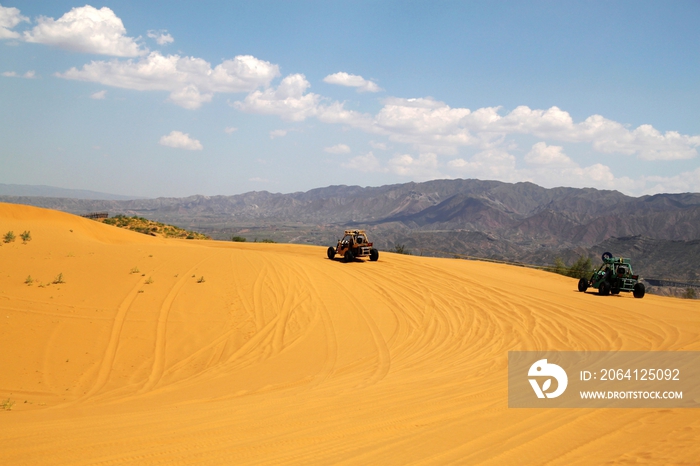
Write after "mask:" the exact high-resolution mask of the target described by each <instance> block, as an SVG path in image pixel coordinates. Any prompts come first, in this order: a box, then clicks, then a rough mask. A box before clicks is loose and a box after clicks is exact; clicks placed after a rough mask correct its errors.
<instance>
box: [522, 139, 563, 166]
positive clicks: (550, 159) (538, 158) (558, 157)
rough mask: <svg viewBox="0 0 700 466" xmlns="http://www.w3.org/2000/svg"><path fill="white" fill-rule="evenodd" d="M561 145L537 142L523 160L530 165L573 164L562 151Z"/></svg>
mask: <svg viewBox="0 0 700 466" xmlns="http://www.w3.org/2000/svg"><path fill="white" fill-rule="evenodd" d="M563 149H564V148H563V147H561V146H548V145H547V144H546V143H544V142H538V143H537V144H535V145H534V146H532V149H531V150H530V152H528V153H527V155H525V161H526V162H527V163H529V164H532V165H541V166H548V167H568V166H571V165H573V164H574V162H573V160H571V159H570V158H569V157H568V156H567V155H565V154H564V152H563Z"/></svg>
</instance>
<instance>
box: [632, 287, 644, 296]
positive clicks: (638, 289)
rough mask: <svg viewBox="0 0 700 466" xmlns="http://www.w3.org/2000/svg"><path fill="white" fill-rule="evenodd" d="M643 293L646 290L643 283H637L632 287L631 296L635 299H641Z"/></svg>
mask: <svg viewBox="0 0 700 466" xmlns="http://www.w3.org/2000/svg"><path fill="white" fill-rule="evenodd" d="M644 293H646V289H645V288H644V283H637V284H635V285H634V288H632V294H633V295H634V297H635V298H643V297H644Z"/></svg>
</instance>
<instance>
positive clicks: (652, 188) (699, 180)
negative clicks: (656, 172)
mask: <svg viewBox="0 0 700 466" xmlns="http://www.w3.org/2000/svg"><path fill="white" fill-rule="evenodd" d="M642 181H643V183H644V188H643V190H642V193H643V194H659V193H684V192H685V193H688V192H693V193H697V192H700V167H698V168H696V169H695V170H693V171H688V172H683V173H680V174H678V175H675V176H668V177H665V176H643V177H642Z"/></svg>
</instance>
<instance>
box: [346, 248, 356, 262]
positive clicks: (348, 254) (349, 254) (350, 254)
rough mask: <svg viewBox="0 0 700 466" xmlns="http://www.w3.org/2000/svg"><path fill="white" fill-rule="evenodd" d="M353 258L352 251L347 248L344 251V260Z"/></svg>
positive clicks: (352, 259)
mask: <svg viewBox="0 0 700 466" xmlns="http://www.w3.org/2000/svg"><path fill="white" fill-rule="evenodd" d="M354 260H355V256H354V255H353V253H352V251H350V250H347V251H345V262H352V261H354Z"/></svg>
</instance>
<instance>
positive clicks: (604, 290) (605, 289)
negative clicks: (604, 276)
mask: <svg viewBox="0 0 700 466" xmlns="http://www.w3.org/2000/svg"><path fill="white" fill-rule="evenodd" d="M598 294H599V295H601V296H607V295H609V294H610V283H608V282H602V283H601V284H600V286H599V287H598Z"/></svg>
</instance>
